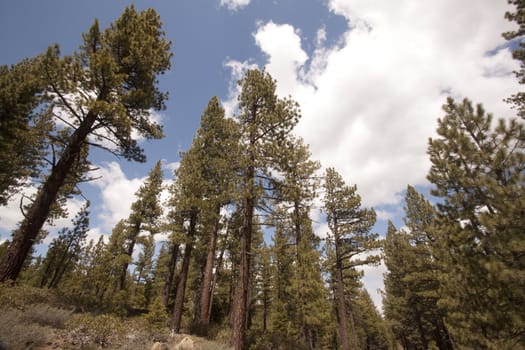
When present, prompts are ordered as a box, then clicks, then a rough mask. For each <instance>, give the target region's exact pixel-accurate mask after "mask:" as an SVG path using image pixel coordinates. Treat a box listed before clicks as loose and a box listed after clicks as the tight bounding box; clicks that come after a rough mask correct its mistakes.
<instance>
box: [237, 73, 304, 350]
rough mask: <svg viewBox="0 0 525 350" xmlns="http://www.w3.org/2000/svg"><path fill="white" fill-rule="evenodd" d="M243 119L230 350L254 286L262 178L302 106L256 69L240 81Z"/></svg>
mask: <svg viewBox="0 0 525 350" xmlns="http://www.w3.org/2000/svg"><path fill="white" fill-rule="evenodd" d="M239 85H240V86H241V94H240V96H239V99H238V100H239V114H238V115H237V116H236V119H237V121H238V123H239V126H240V130H241V143H242V144H243V145H244V146H245V147H244V150H243V153H242V154H241V156H240V157H239V159H240V161H241V169H242V172H241V173H242V177H241V179H240V190H241V193H242V196H241V198H242V199H241V203H240V204H239V205H240V207H241V208H242V210H243V220H242V228H241V233H240V264H239V276H238V279H237V285H236V289H235V297H234V300H233V313H232V328H233V331H232V345H233V347H234V349H236V350H244V349H246V348H247V344H246V327H247V315H248V298H249V287H250V276H251V271H250V266H251V254H252V253H251V244H252V231H253V224H254V222H253V218H254V213H255V209H256V207H257V205H258V204H260V202H261V200H262V199H263V192H264V187H263V185H264V183H265V182H266V181H264V180H263V178H262V176H264V177H266V178H270V177H271V175H270V174H269V169H270V168H272V167H275V166H276V165H277V164H278V159H280V158H282V156H284V155H283V152H285V150H286V149H285V147H284V146H285V145H286V143H285V142H286V140H287V138H288V137H289V134H290V131H291V130H292V128H293V127H294V126H295V124H296V123H297V121H298V118H299V111H298V106H297V104H296V103H295V102H293V101H292V100H290V99H280V98H278V97H277V95H276V93H275V87H276V84H275V81H274V80H273V79H272V77H271V76H270V75H269V74H268V73H266V72H264V71H262V72H261V71H258V70H249V71H247V72H246V75H245V77H244V78H243V79H242V80H241V81H239Z"/></svg>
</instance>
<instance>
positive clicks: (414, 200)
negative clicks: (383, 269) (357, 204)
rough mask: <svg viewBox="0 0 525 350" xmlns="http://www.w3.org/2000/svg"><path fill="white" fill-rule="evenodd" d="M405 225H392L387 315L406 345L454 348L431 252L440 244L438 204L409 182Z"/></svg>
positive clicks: (387, 257) (388, 240)
mask: <svg viewBox="0 0 525 350" xmlns="http://www.w3.org/2000/svg"><path fill="white" fill-rule="evenodd" d="M405 202H406V205H405V213H406V216H405V225H406V226H405V228H404V230H403V231H400V232H396V230H395V228H394V227H393V225H392V224H391V223H389V228H388V232H387V238H386V242H385V247H384V253H385V256H384V258H385V264H386V266H387V268H388V270H389V272H388V274H387V275H386V277H385V290H386V298H385V314H386V316H387V318H388V319H389V320H390V321H391V322H392V323H393V324H395V327H394V332H395V335H396V338H397V339H398V341H400V342H401V343H402V344H404V345H405V346H415V347H422V348H428V347H429V346H430V344H432V346H437V347H438V348H439V349H452V347H453V345H452V342H451V339H450V337H449V334H448V330H447V328H446V326H445V323H444V317H445V311H444V310H443V309H442V308H441V307H440V306H439V305H438V301H439V299H440V287H441V286H440V283H439V278H438V268H439V266H438V263H437V262H436V260H435V256H434V255H433V252H432V246H433V244H434V242H435V234H434V233H433V224H434V219H435V216H436V212H435V209H434V207H433V206H432V205H431V204H430V203H429V202H428V201H427V200H426V199H425V198H424V196H423V195H421V194H419V193H418V192H417V191H416V190H415V188H414V187H412V186H408V188H407V192H406V196H405Z"/></svg>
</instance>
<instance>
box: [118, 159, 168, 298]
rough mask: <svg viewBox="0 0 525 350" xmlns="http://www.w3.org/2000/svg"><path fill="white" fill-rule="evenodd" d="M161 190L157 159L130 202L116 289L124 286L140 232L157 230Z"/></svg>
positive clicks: (152, 232) (160, 176) (121, 288)
mask: <svg viewBox="0 0 525 350" xmlns="http://www.w3.org/2000/svg"><path fill="white" fill-rule="evenodd" d="M161 190H162V163H161V162H160V161H158V162H157V163H156V164H155V166H154V167H153V169H151V171H150V173H149V175H148V178H147V179H146V181H144V184H143V185H142V186H140V188H139V189H138V191H137V192H136V193H135V196H136V197H137V200H136V201H135V202H133V203H132V204H131V214H130V215H129V217H128V219H127V227H126V240H125V243H124V244H125V254H126V255H127V260H126V261H124V263H123V264H122V267H121V271H120V280H119V285H118V288H117V290H119V291H120V290H123V289H124V288H125V283H126V276H127V271H128V266H129V264H130V263H131V261H132V256H133V251H134V249H135V244H136V243H137V239H138V238H139V235H140V233H141V232H142V231H143V230H145V231H148V232H149V233H150V234H152V235H153V234H155V233H156V232H157V231H158V228H159V223H158V219H159V218H160V216H161V215H162V207H161V206H160V202H159V196H160V192H161Z"/></svg>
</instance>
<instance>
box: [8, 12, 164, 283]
mask: <svg viewBox="0 0 525 350" xmlns="http://www.w3.org/2000/svg"><path fill="white" fill-rule="evenodd" d="M83 39H84V43H83V45H82V46H81V47H80V49H79V51H78V52H76V53H75V54H74V55H72V56H66V57H62V58H61V57H60V54H59V49H58V47H56V46H55V47H51V48H49V49H48V51H47V53H46V54H45V56H44V58H43V63H42V72H41V74H42V75H43V77H44V79H45V86H47V88H46V89H45V90H44V91H43V92H42V93H43V94H46V95H48V96H49V97H50V100H49V101H50V102H48V103H49V106H50V107H52V111H54V115H55V117H56V118H60V119H61V123H60V124H58V123H57V128H58V129H59V134H60V135H59V138H60V139H61V140H63V142H62V148H61V149H60V150H59V151H58V152H57V154H56V157H55V159H56V161H53V162H52V164H51V169H50V171H49V174H48V176H46V177H45V181H44V182H43V184H42V186H41V187H40V189H39V190H38V193H37V195H36V198H35V199H34V201H33V202H32V204H31V205H30V207H29V209H28V210H27V212H26V213H25V217H24V219H23V221H22V222H21V224H20V227H19V228H18V229H17V230H16V231H15V233H14V236H13V240H12V242H11V244H10V246H9V248H8V250H7V253H6V258H5V259H4V261H3V263H2V265H1V266H0V281H6V280H16V279H17V277H18V275H19V273H20V270H21V268H22V265H23V263H24V260H25V258H26V257H27V255H28V253H29V251H30V249H31V247H32V245H33V242H34V241H35V238H36V237H37V235H38V233H39V231H40V229H41V228H42V226H43V225H44V223H45V222H46V220H47V219H48V217H49V215H50V211H51V208H52V206H53V204H54V203H55V202H56V200H57V198H58V195H59V193H60V191H61V190H62V188H63V187H64V186H65V185H67V183H68V182H69V181H67V179H68V176H69V177H71V173H72V171H74V170H75V168H76V164H77V163H79V162H80V161H82V153H83V152H86V154H87V150H86V149H87V148H88V147H89V146H98V147H102V148H105V149H108V150H110V151H111V152H113V153H115V154H118V155H121V156H124V157H125V158H126V159H128V160H135V161H140V162H143V161H145V155H144V152H143V150H142V149H141V148H140V147H139V146H138V145H137V141H136V139H134V138H133V131H135V132H136V133H137V134H139V135H141V136H143V137H145V138H147V139H158V138H161V137H162V136H163V132H162V128H161V126H160V125H158V124H157V123H155V122H154V121H152V119H151V118H150V117H151V110H161V109H163V108H164V101H165V99H166V97H167V96H166V94H165V93H162V92H160V91H159V90H158V88H157V75H159V74H162V73H163V72H165V71H166V70H167V69H169V67H170V58H171V55H172V54H171V52H170V46H171V43H170V42H169V41H167V40H166V39H165V37H164V32H163V31H162V30H161V22H160V19H159V17H158V15H157V14H156V13H155V11H154V10H152V9H149V10H145V11H142V12H137V11H136V10H135V8H134V7H133V6H131V7H128V8H126V10H125V11H124V13H123V14H122V16H121V17H120V18H119V19H117V20H116V21H115V22H114V23H113V24H111V26H110V27H109V28H108V29H106V30H105V31H103V32H102V31H100V28H99V24H98V21H95V23H94V24H93V26H92V27H91V28H90V30H89V31H88V33H86V34H84V35H83ZM41 108H43V107H41ZM108 145H111V146H110V147H108Z"/></svg>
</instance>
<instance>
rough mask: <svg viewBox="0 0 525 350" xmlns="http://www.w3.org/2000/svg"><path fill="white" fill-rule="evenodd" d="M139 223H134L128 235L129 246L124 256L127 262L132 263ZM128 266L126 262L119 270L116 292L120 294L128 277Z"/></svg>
mask: <svg viewBox="0 0 525 350" xmlns="http://www.w3.org/2000/svg"><path fill="white" fill-rule="evenodd" d="M140 225H141V223H140V222H137V223H135V225H134V226H133V227H131V229H132V231H131V232H130V234H129V244H128V246H127V249H126V251H125V254H126V255H127V256H129V261H130V262H131V261H132V258H133V250H134V249H135V243H136V241H137V236H138V235H139V233H140ZM128 266H129V263H128V262H127V261H126V262H124V263H123V264H122V267H121V270H120V276H119V283H118V286H117V292H120V291H121V290H124V289H125V288H126V277H127V275H128Z"/></svg>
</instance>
